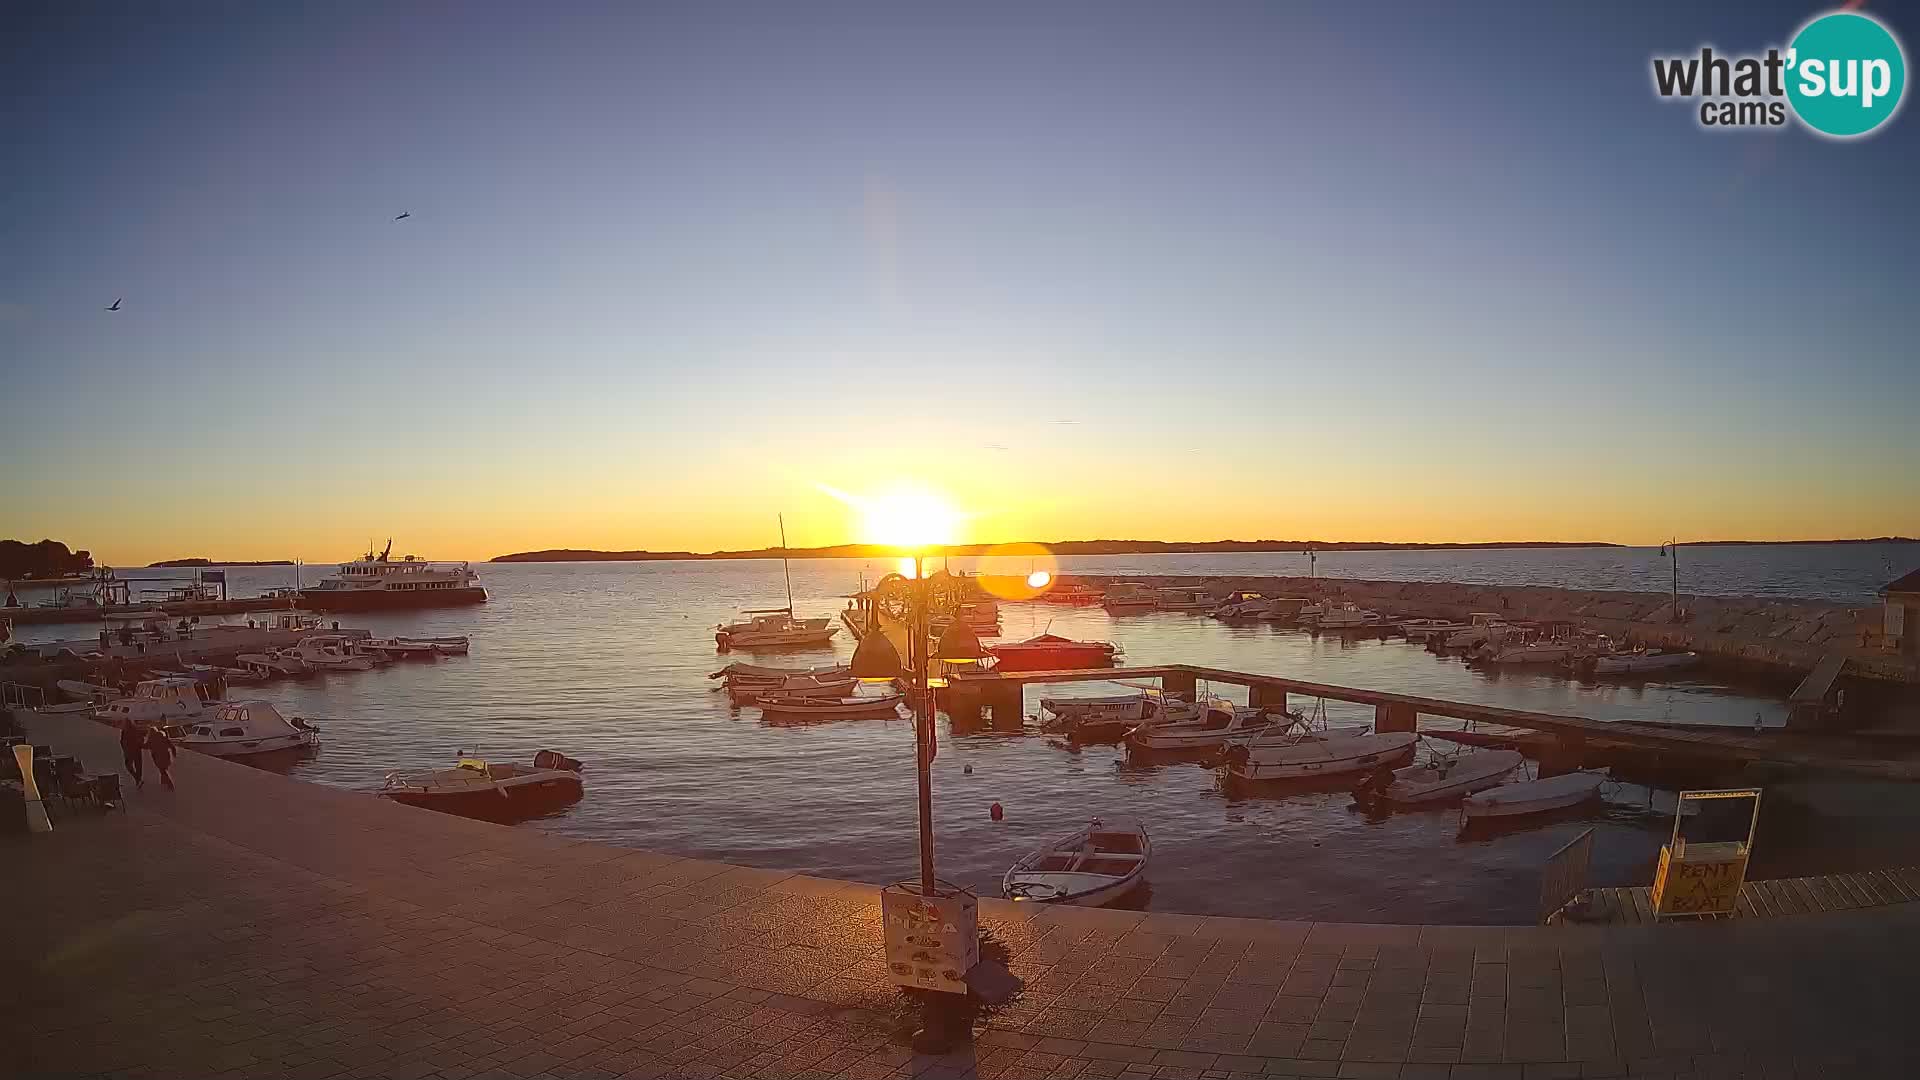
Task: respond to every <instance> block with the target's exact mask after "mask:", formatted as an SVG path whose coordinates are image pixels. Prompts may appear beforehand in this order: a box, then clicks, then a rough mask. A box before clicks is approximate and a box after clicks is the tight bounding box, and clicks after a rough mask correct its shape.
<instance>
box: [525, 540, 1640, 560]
mask: <svg viewBox="0 0 1920 1080" xmlns="http://www.w3.org/2000/svg"><path fill="white" fill-rule="evenodd" d="M1034 546H1036V545H1034V544H1032V543H1030V542H1023V543H1020V544H952V545H947V546H934V547H931V548H928V549H927V550H926V551H925V552H924V554H926V555H928V556H929V557H938V556H941V555H960V556H973V555H987V554H992V553H994V552H1003V551H1007V549H1009V548H1019V549H1027V548H1032V547H1034ZM1037 546H1040V547H1044V548H1046V549H1047V550H1048V551H1050V552H1052V553H1053V554H1055V555H1183V554H1206V553H1215V552H1272V551H1278V552H1306V551H1309V550H1311V551H1469V550H1488V549H1499V548H1604V547H1620V546H1622V545H1619V544H1605V543H1598V542H1593V543H1584V542H1581V543H1561V542H1557V541H1526V542H1514V543H1488V544H1394V543H1385V542H1367V541H1349V542H1339V543H1322V542H1319V541H1307V540H1200V541H1192V542H1184V541H1177V540H1061V541H1058V542H1056V543H1050V544H1040V545H1037ZM1012 553H1015V554H1018V553H1022V552H1012ZM910 554H912V552H911V551H909V550H907V549H905V548H899V547H892V546H889V545H886V544H834V545H831V546H829V547H816V548H790V549H788V550H787V552H786V555H787V557H788V558H793V559H890V558H896V557H898V556H902V555H910ZM780 555H781V551H780V549H779V548H752V549H749V550H742V551H708V552H698V551H598V550H593V549H586V548H548V549H546V550H543V551H519V552H515V553H513V554H511V555H499V556H495V557H494V558H493V559H491V560H489V561H491V562H497V563H512V562H680V561H688V560H709V559H711V560H723V559H777V558H779V557H780Z"/></svg>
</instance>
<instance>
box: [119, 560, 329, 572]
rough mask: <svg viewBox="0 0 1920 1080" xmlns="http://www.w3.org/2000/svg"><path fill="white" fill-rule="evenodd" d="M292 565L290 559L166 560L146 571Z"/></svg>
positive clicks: (153, 564) (149, 566)
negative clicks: (205, 567) (189, 567)
mask: <svg viewBox="0 0 1920 1080" xmlns="http://www.w3.org/2000/svg"><path fill="white" fill-rule="evenodd" d="M292 565H293V560H292V559H267V560H264V561H260V562H242V561H240V560H238V559H236V560H234V561H233V562H221V561H216V560H214V559H167V560H166V561H164V562H153V563H148V564H147V569H149V570H159V569H163V568H168V567H181V566H292Z"/></svg>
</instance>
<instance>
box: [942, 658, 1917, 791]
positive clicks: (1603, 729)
mask: <svg viewBox="0 0 1920 1080" xmlns="http://www.w3.org/2000/svg"><path fill="white" fill-rule="evenodd" d="M1115 679H1128V680H1139V679H1158V680H1159V681H1160V685H1161V686H1162V687H1164V688H1165V689H1167V690H1169V691H1177V692H1191V691H1192V690H1193V689H1194V688H1195V686H1196V685H1197V684H1199V683H1201V682H1209V683H1223V684H1226V685H1229V686H1244V687H1247V688H1248V690H1249V693H1250V696H1251V698H1252V700H1253V703H1254V704H1256V705H1261V706H1265V707H1268V708H1285V707H1286V703H1287V699H1288V697H1289V696H1290V695H1299V696H1302V697H1308V698H1321V699H1325V700H1328V701H1345V702H1351V703H1356V704H1362V705H1371V706H1373V707H1374V718H1375V719H1374V726H1375V728H1376V729H1378V730H1380V731H1418V730H1420V727H1419V720H1420V718H1421V717H1423V716H1436V717H1447V718H1451V719H1456V720H1462V721H1466V722H1468V723H1470V724H1492V725H1498V726H1500V727H1505V728H1515V729H1520V730H1527V731H1539V732H1546V733H1548V734H1550V735H1553V736H1555V737H1556V739H1557V741H1558V744H1559V745H1560V746H1561V747H1562V748H1564V749H1565V750H1566V752H1567V753H1568V755H1569V756H1570V757H1574V758H1577V757H1578V754H1579V753H1580V752H1581V751H1582V750H1584V749H1585V748H1586V747H1587V746H1588V744H1589V743H1590V742H1591V743H1593V744H1596V745H1605V746H1610V747H1616V748H1618V747H1627V748H1633V749H1637V750H1644V751H1656V752H1662V753H1671V754H1674V755H1679V756H1684V757H1688V758H1693V759H1696V760H1702V761H1716V762H1724V763H1728V764H1747V763H1760V764H1768V765H1778V766H1785V767H1788V768H1795V769H1815V770H1825V771H1832V772H1844V773H1851V774H1855V775H1861V776H1871V777H1876V778H1878V779H1883V780H1901V781H1914V780H1920V757H1889V756H1887V755H1886V753H1885V752H1884V750H1882V749H1879V748H1876V747H1874V746H1873V745H1871V744H1869V743H1866V742H1863V741H1860V740H1854V739H1849V738H1846V737H1845V736H1839V735H1824V734H1818V733H1808V734H1792V733H1785V732H1772V733H1767V734H1760V735H1755V734H1753V733H1751V732H1747V731H1745V730H1732V729H1728V730H1716V729H1708V728H1682V727H1667V726H1664V725H1659V724H1641V723H1633V722H1629V721H1612V720H1595V719H1592V718H1590V717H1585V716H1565V715H1560V714H1556V713H1542V712H1529V711H1526V710H1523V709H1509V708H1503V707H1501V706H1497V705H1481V704H1477V703H1474V702H1464V701H1447V700H1444V699H1441V698H1428V697H1418V696H1415V695H1411V694H1398V693H1392V692H1389V691H1384V690H1369V689H1364V688H1359V687H1351V686H1335V685H1332V684H1328V683H1316V682H1308V681H1306V680H1304V679H1293V678H1287V677H1285V676H1280V675H1263V674H1257V673H1253V672H1245V671H1230V670H1226V669H1223V668H1212V667H1200V666H1196V665H1192V664H1166V665H1158V666H1143V667H1133V666H1129V667H1119V668H1086V669H1074V670H1065V671H1021V672H999V671H983V672H972V671H970V672H956V673H955V674H953V675H952V676H951V680H950V681H951V686H950V687H949V691H948V693H949V700H950V703H951V704H950V711H951V709H952V708H958V709H960V710H962V711H968V710H971V711H978V710H979V709H980V708H982V707H986V708H991V709H994V710H995V711H996V717H997V716H998V712H999V711H1001V710H1003V709H1007V708H1012V709H1018V708H1019V705H1020V700H1019V699H1020V691H1021V690H1022V689H1023V688H1024V687H1026V686H1027V685H1029V684H1033V683H1041V684H1045V683H1070V682H1096V681H1109V680H1115Z"/></svg>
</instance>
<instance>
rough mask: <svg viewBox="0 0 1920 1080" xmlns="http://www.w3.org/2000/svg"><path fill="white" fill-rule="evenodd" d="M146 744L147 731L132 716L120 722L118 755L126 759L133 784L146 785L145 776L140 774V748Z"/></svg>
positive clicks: (138, 786) (136, 785) (137, 785)
mask: <svg viewBox="0 0 1920 1080" xmlns="http://www.w3.org/2000/svg"><path fill="white" fill-rule="evenodd" d="M145 745H147V733H146V730H145V729H144V728H142V727H141V726H140V725H139V724H136V723H134V721H133V718H132V717H128V718H127V719H126V720H124V721H122V722H121V726H120V756H121V757H122V758H124V759H125V760H126V765H127V774H128V775H129V776H132V777H133V786H134V787H137V788H140V787H146V786H147V781H146V778H145V777H143V776H141V775H140V773H141V769H140V748H141V747H143V746H145Z"/></svg>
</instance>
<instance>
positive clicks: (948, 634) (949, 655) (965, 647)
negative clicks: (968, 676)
mask: <svg viewBox="0 0 1920 1080" xmlns="http://www.w3.org/2000/svg"><path fill="white" fill-rule="evenodd" d="M913 569H914V575H913V578H912V579H911V580H910V581H908V582H906V587H907V590H908V598H909V603H908V605H907V619H906V622H907V626H906V639H907V653H908V655H907V657H906V658H905V659H904V660H903V659H902V658H901V656H900V651H899V649H897V648H895V646H894V644H893V642H892V641H891V640H890V639H889V638H888V636H887V633H886V631H885V629H884V628H883V627H882V626H881V625H880V616H879V613H878V609H877V608H876V609H875V613H874V616H873V621H872V623H871V624H870V626H869V628H868V631H867V634H866V636H865V637H863V638H861V640H860V644H859V646H858V647H857V648H856V649H854V653H853V659H852V661H851V662H850V663H849V665H848V667H849V670H850V673H851V674H852V675H853V677H854V678H856V679H860V680H861V681H863V682H875V683H878V682H891V681H893V680H896V679H898V680H901V681H903V682H905V683H906V686H907V697H908V700H909V702H910V704H911V706H912V709H913V729H914V740H913V742H914V772H915V779H916V781H917V784H918V790H919V797H920V800H919V801H920V882H919V890H918V895H919V899H920V901H921V903H922V904H925V905H932V904H933V903H934V902H935V901H936V898H938V897H940V896H941V893H940V887H939V882H938V879H937V878H936V877H935V875H934V859H933V779H932V771H931V770H932V765H933V757H934V753H935V751H936V749H937V742H936V738H935V733H934V701H933V696H934V690H935V689H936V688H937V687H938V686H939V685H942V681H941V680H936V678H935V677H934V675H933V673H932V667H933V661H935V660H938V661H940V662H941V663H942V664H943V665H946V666H949V667H951V666H958V665H965V664H973V663H978V662H979V661H981V660H983V659H985V658H986V657H987V652H986V650H985V649H983V648H981V646H980V639H979V638H978V637H977V636H976V635H975V634H974V632H973V630H972V629H971V628H970V627H968V626H967V625H966V623H965V621H964V620H962V619H959V618H955V619H954V620H953V621H952V622H951V623H950V624H949V625H948V626H947V628H946V630H945V631H943V632H942V633H941V635H940V639H939V641H938V642H937V643H935V642H933V641H932V638H931V628H930V625H929V623H930V620H931V617H932V612H931V610H930V609H931V606H932V605H931V602H930V601H931V592H930V589H929V582H928V579H927V577H926V575H925V574H924V572H923V569H924V568H923V565H922V560H921V557H920V556H919V555H915V556H914V560H913ZM969 930H971V928H969ZM976 947H977V943H976ZM961 974H962V975H964V974H965V973H964V972H962V973H961ZM948 1028H949V1025H948V1024H945V1023H943V1022H942V1019H941V1017H940V1016H939V1015H937V1012H936V1006H935V1005H934V1003H933V1001H932V1000H931V999H929V1000H928V1002H927V1009H926V1011H925V1014H924V1015H923V1023H922V1027H921V1030H920V1031H919V1032H917V1033H915V1035H914V1047H915V1049H917V1050H921V1051H922V1052H926V1053H938V1052H941V1051H943V1050H945V1049H946V1048H947V1047H948V1046H949V1045H950V1043H951V1041H952V1033H951V1032H950V1031H949V1030H948Z"/></svg>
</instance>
